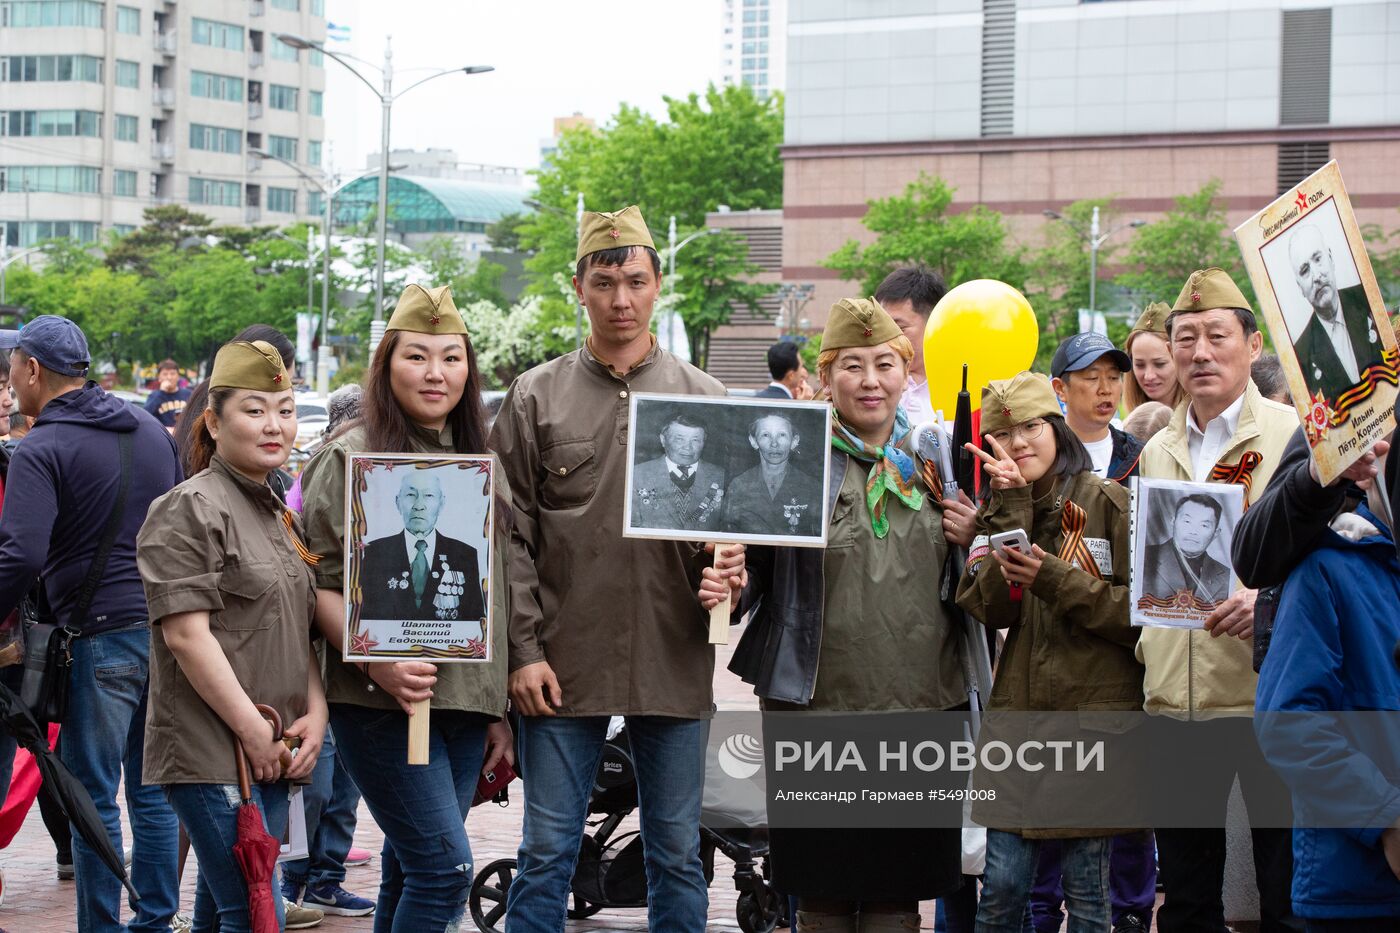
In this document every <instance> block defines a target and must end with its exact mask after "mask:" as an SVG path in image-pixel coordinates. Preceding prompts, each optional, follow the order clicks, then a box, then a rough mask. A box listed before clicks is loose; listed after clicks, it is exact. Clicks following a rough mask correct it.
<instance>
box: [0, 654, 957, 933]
mask: <svg viewBox="0 0 1400 933" xmlns="http://www.w3.org/2000/svg"><path fill="white" fill-rule="evenodd" d="M734 636H735V637H734V638H733V639H731V643H732V642H733V641H737V636H738V630H737V629H736V630H735V632H734ZM729 652H730V648H721V649H719V652H718V659H717V663H716V674H715V701H716V704H717V705H718V706H719V708H720V709H724V710H745V709H757V705H758V704H757V701H756V699H755V698H754V696H753V692H752V690H751V688H749V687H748V686H747V685H746V684H744V683H742V682H741V681H739V679H738V678H736V677H734V676H733V675H731V674H730V673H729V672H728V671H727V670H725V669H724V668H725V665H726V664H727V663H728V659H729ZM518 788H519V785H516V786H515V787H513V788H512V790H514V791H516V793H517V796H518ZM520 819H521V808H520V805H519V802H518V801H517V802H515V803H513V804H512V805H511V806H510V807H505V808H502V807H496V806H492V805H490V804H486V805H483V806H481V807H478V808H477V809H476V810H475V811H473V813H472V817H471V820H470V822H469V824H468V827H469V832H470V835H471V840H472V848H473V854H474V856H475V861H476V866H477V868H478V870H480V869H481V868H484V867H485V866H486V865H488V864H489V863H491V862H492V861H494V860H496V859H498V858H514V857H515V850H516V846H517V845H518V844H519V840H520ZM127 838H128V840H129V838H130V837H129V836H128V837H127ZM382 842H383V836H382V835H381V834H380V832H379V830H378V828H377V827H376V826H375V825H374V821H373V820H372V819H371V818H370V816H369V814H368V813H367V812H366V811H365V809H364V807H363V805H362V806H361V808H360V822H359V827H358V829H357V830H356V833H355V844H356V845H358V846H361V847H363V848H366V849H369V850H370V851H371V852H376V853H377V852H378V851H379V849H380V846H381V844H382ZM193 862H194V858H193V853H191V866H190V867H189V868H187V869H186V872H185V878H184V884H183V887H182V893H181V903H182V905H183V907H184V909H185V910H188V909H189V908H190V905H191V904H192V903H193V899H194V876H195V871H194V867H193ZM0 867H3V869H4V872H5V897H4V905H3V906H0V931H3V933H76V931H77V924H76V921H75V920H74V906H73V897H74V893H73V883H72V882H71V881H58V880H57V877H56V875H55V871H54V855H53V843H52V842H50V840H49V837H48V834H47V833H46V832H45V831H44V824H43V822H42V821H41V820H40V819H39V810H38V807H37V806H36V807H34V808H33V809H32V810H31V811H30V815H29V818H28V819H27V820H26V822H25V825H24V828H23V829H21V830H20V832H19V835H17V836H16V837H15V840H14V842H13V843H12V844H11V845H10V847H9V848H8V849H6V850H4V851H3V852H0ZM732 873H733V865H732V863H731V862H729V860H728V859H726V858H725V857H724V856H723V855H722V854H718V853H717V854H716V857H715V879H714V882H713V883H712V884H711V885H710V920H709V924H708V928H709V929H711V930H717V931H735V930H738V929H739V925H738V922H737V921H736V919H735V915H734V904H735V899H736V893H735V891H734V887H733V884H732V882H731V876H732ZM378 883H379V860H378V858H375V859H374V860H372V861H371V862H370V863H369V864H368V865H365V866H362V867H359V868H351V869H349V872H348V877H347V878H346V882H345V886H346V888H347V889H349V890H352V891H354V892H355V893H357V894H361V895H363V896H365V897H368V898H370V899H373V898H374V897H375V894H376V892H377V890H378ZM922 916H923V927H924V929H930V930H931V929H932V928H933V904H932V903H931V902H929V903H925V904H924V910H923V914H922ZM372 926H373V923H372V918H370V917H360V918H349V917H327V918H326V920H325V922H324V923H322V924H321V926H320V927H319V929H321V930H325V931H328V933H351V931H356V933H369V931H370V930H371V929H372ZM567 928H568V930H569V931H571V933H584V931H608V930H619V931H637V930H645V929H646V911H645V910H641V909H638V910H604V911H602V912H600V913H598V914H596V915H595V916H593V917H590V918H588V919H587V920H578V921H570V922H569V924H568V927H567ZM466 929H468V930H470V929H474V927H472V926H471V925H470V923H469V924H468V925H467V926H466Z"/></svg>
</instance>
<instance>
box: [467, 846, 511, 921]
mask: <svg viewBox="0 0 1400 933" xmlns="http://www.w3.org/2000/svg"><path fill="white" fill-rule="evenodd" d="M513 880H515V859H513V858H502V859H497V860H496V861H494V862H492V863H491V864H489V865H487V866H486V867H485V868H483V869H482V870H481V871H479V872H477V873H476V878H475V880H473V881H472V888H471V892H470V893H469V894H468V895H467V906H468V908H470V910H471V914H472V922H473V923H475V924H476V928H477V929H478V930H480V931H481V933H505V928H506V925H505V923H504V920H505V916H506V895H507V894H508V893H509V892H510V883H511V881H513Z"/></svg>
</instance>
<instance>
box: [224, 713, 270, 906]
mask: <svg viewBox="0 0 1400 933" xmlns="http://www.w3.org/2000/svg"><path fill="white" fill-rule="evenodd" d="M258 712H259V713H262V715H263V718H264V719H266V720H267V721H268V722H270V723H272V730H273V735H275V736H277V737H278V738H281V736H282V717H281V716H279V715H277V711H276V710H275V709H273V708H272V707H270V706H264V705H262V704H261V703H259V704H258ZM233 745H234V756H235V757H236V758H237V761H238V792H239V794H240V795H241V796H242V801H243V802H242V805H241V806H239V808H238V841H237V842H235V843H234V844H233V857H234V859H235V860H236V861H237V862H238V867H239V869H240V870H241V871H242V872H243V880H244V882H245V883H246V884H247V885H248V927H249V929H251V930H252V933H278V930H277V902H276V901H275V900H273V897H274V895H273V892H272V869H273V866H274V865H276V864H277V852H278V850H279V849H280V848H281V843H280V842H278V840H276V839H274V838H273V837H272V836H271V835H270V834H269V833H268V831H267V830H266V829H264V828H263V816H262V811H261V810H259V809H258V805H257V804H256V803H254V802H253V782H252V780H251V779H250V778H249V775H248V759H247V757H246V756H245V755H244V754H243V746H242V745H240V744H239V742H238V740H237V739H234V743H233Z"/></svg>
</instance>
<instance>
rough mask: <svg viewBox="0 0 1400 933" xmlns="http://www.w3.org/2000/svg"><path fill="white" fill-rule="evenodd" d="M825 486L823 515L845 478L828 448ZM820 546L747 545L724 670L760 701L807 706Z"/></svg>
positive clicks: (816, 641) (817, 632) (818, 629)
mask: <svg viewBox="0 0 1400 933" xmlns="http://www.w3.org/2000/svg"><path fill="white" fill-rule="evenodd" d="M829 457H830V460H831V484H830V486H829V487H828V489H827V496H826V498H827V502H826V507H827V514H828V515H829V514H831V512H832V511H833V510H834V509H835V507H836V497H837V495H838V494H839V493H840V491H841V483H842V481H843V480H844V479H845V478H846V465H847V463H848V462H849V460H848V458H847V457H846V455H845V454H843V453H841V452H840V451H838V450H831V451H830V454H829ZM825 555H826V551H825V550H824V549H823V548H808V547H752V548H749V550H748V554H747V562H748V568H749V585H748V586H747V587H745V589H744V592H743V595H742V596H741V597H740V598H739V603H738V605H737V606H736V607H735V609H734V615H735V618H742V617H743V615H744V614H745V613H747V612H749V611H752V612H753V618H752V619H750V620H749V624H748V628H746V629H745V630H744V634H743V636H742V637H741V638H740V639H739V644H738V645H736V646H735V647H734V656H733V657H732V658H731V659H730V661H729V669H730V670H731V671H733V672H734V673H735V674H738V675H739V677H740V679H741V680H743V681H744V682H745V683H748V684H753V688H754V690H753V692H754V693H756V694H757V695H758V696H760V697H762V698H763V699H765V700H780V701H782V702H785V703H798V704H801V705H803V706H805V705H807V704H808V703H810V702H812V692H813V690H814V688H815V687H816V680H817V657H818V655H819V654H820V652H821V643H822V611H823V604H824V603H825V600H826V577H825V570H824V569H823V560H824V558H825Z"/></svg>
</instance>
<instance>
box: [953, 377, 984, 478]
mask: <svg viewBox="0 0 1400 933" xmlns="http://www.w3.org/2000/svg"><path fill="white" fill-rule="evenodd" d="M962 376H963V378H962V391H961V392H959V393H958V408H957V416H956V417H955V418H954V419H953V454H954V456H956V457H957V458H958V459H957V461H956V462H957V467H956V471H957V479H958V488H959V489H961V490H963V491H964V492H966V493H967V495H968V497H969V498H972V497H974V496H975V495H976V493H975V490H976V489H977V487H976V485H975V484H974V482H973V473H974V472H975V470H976V466H975V464H976V462H977V458H976V457H974V456H973V455H972V454H970V453H968V452H967V449H966V448H964V447H963V445H964V444H968V443H971V442H972V396H970V395H968V393H967V364H966V363H964V364H963V373H962ZM977 446H979V447H980V446H982V445H981V444H978V445H977Z"/></svg>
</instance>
